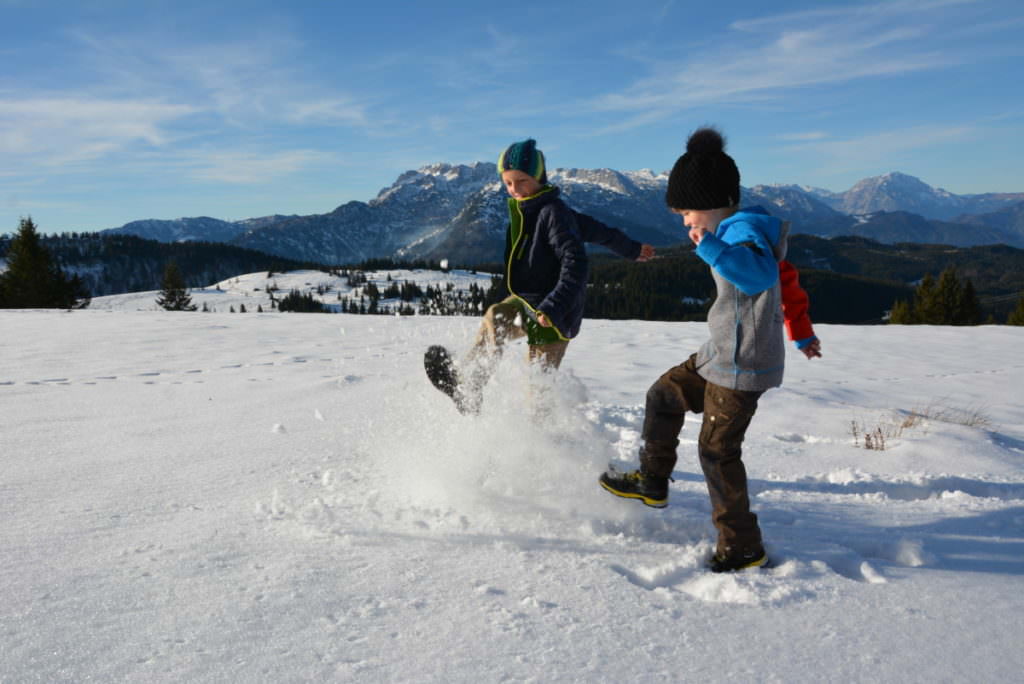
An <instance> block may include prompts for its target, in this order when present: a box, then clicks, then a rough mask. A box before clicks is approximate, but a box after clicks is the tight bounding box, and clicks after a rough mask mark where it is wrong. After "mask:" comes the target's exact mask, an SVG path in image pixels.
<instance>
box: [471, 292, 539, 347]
mask: <svg viewBox="0 0 1024 684" xmlns="http://www.w3.org/2000/svg"><path fill="white" fill-rule="evenodd" d="M521 314H522V303H521V302H520V301H519V298H518V297H507V298H505V299H504V300H502V301H500V302H498V303H497V304H492V305H491V306H489V307H487V312H486V313H484V317H483V319H482V320H481V321H480V330H479V331H478V332H477V334H476V342H474V343H473V347H472V348H471V349H470V350H469V354H468V355H467V361H470V362H472V361H476V360H477V359H479V358H481V357H484V356H492V355H495V354H500V353H501V348H502V346H503V345H504V344H505V342H507V341H510V340H514V339H518V338H520V337H522V336H523V335H525V334H526V331H524V330H523V327H522V326H523V324H522V315H521ZM517 321H518V322H517Z"/></svg>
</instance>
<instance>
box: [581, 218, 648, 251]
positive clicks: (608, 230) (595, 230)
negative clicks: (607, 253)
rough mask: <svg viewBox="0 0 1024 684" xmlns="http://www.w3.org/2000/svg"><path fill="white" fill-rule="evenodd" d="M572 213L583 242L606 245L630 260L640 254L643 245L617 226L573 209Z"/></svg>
mask: <svg viewBox="0 0 1024 684" xmlns="http://www.w3.org/2000/svg"><path fill="white" fill-rule="evenodd" d="M572 213H573V215H574V216H575V217H576V226H577V227H578V228H579V230H580V236H581V237H582V238H583V241H584V242H593V243H594V244H598V245H601V246H602V247H607V248H608V249H610V250H612V251H613V252H615V253H616V254H618V255H619V256H621V257H624V258H626V259H629V260H631V261H632V260H635V259H636V258H637V257H638V256H640V248H641V247H643V245H642V244H640V243H639V242H637V241H636V240H634V239H632V238H631V237H629V236H628V235H626V234H625V233H623V232H622V231H621V230H619V229H618V228H612V227H611V226H608V225H605V224H604V223H601V222H600V221H598V220H597V219H596V218H594V217H593V216H588V215H587V214H581V213H580V212H578V211H575V210H573V212H572Z"/></svg>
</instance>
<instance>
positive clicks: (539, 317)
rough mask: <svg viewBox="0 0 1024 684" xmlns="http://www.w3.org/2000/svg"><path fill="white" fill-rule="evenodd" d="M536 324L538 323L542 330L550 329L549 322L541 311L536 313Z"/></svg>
mask: <svg viewBox="0 0 1024 684" xmlns="http://www.w3.org/2000/svg"><path fill="white" fill-rule="evenodd" d="M537 322H538V323H540V324H541V326H542V327H544V328H550V327H551V321H549V320H548V317H547V316H545V315H544V313H543V312H542V311H538V312H537Z"/></svg>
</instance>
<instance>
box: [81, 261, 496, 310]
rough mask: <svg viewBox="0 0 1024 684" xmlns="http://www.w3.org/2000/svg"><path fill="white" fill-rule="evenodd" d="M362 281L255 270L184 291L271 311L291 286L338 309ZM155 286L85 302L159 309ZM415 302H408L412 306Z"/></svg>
mask: <svg viewBox="0 0 1024 684" xmlns="http://www.w3.org/2000/svg"><path fill="white" fill-rule="evenodd" d="M360 273H361V274H362V275H365V276H366V282H367V283H373V284H374V285H376V286H377V288H378V289H379V290H380V292H382V293H383V292H384V291H385V290H386V289H387V287H388V285H390V284H391V283H392V282H394V283H397V284H398V285H401V284H402V283H405V282H410V283H415V284H417V285H419V286H420V287H421V288H423V289H424V290H425V289H426V288H427V287H440V288H447V287H451V288H452V289H453V290H461V291H466V290H468V289H469V287H470V285H473V284H475V285H476V286H477V287H482V288H484V289H485V290H486V289H487V288H488V287H490V284H491V276H490V274H488V273H481V272H477V271H473V272H470V271H463V270H459V269H455V270H452V271H447V272H442V271H434V270H427V269H390V270H369V271H361V272H360ZM365 288H366V286H365V285H351V284H350V283H349V280H348V278H347V277H346V276H343V275H331V274H330V273H325V272H323V271H313V270H303V271H288V272H278V273H268V272H266V271H260V272H258V273H246V274H244V275H240V276H237V277H235V278H228V279H227V280H222V281H221V282H219V283H214V284H212V285H209V286H208V287H204V288H190V289H189V291H188V293H189V296H190V297H191V299H192V303H193V304H195V305H196V307H197V308H199V309H202V307H203V305H204V304H205V305H206V307H207V309H208V310H209V311H210V312H228V311H231V310H232V309H233V310H234V311H236V312H238V311H241V308H242V307H243V306H244V307H245V310H246V311H247V312H255V311H258V310H259V309H261V308H262V309H263V311H264V312H266V313H270V312H271V311H272V306H271V301H270V293H271V292H273V293H274V295H275V297H276V298H277V299H281V298H282V297H284V296H286V295H287V294H288V293H289V292H291V291H292V290H298V291H299V292H301V293H302V294H309V295H311V296H312V297H313V298H314V299H316V300H318V301H319V302H321V303H322V304H324V305H325V306H327V307H328V308H330V309H332V310H334V311H337V310H338V309H339V304H340V302H341V298H352V299H355V300H358V299H359V298H360V297H361V296H363V295H364V294H365ZM159 296H160V292H159V291H158V290H154V291H146V292H130V293H127V294H119V295H107V296H104V297H94V298H93V299H92V301H91V303H90V304H89V308H90V309H94V310H101V311H159V310H160V307H159V306H158V305H157V303H156V300H157V299H158V298H159ZM381 304H386V305H388V306H391V307H392V308H394V307H395V306H397V305H399V304H401V301H400V300H399V299H397V298H392V299H383V298H382V299H381ZM415 304H416V302H413V305H415Z"/></svg>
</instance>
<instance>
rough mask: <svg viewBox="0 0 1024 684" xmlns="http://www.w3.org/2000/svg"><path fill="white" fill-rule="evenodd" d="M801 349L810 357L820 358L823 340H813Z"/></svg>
mask: <svg viewBox="0 0 1024 684" xmlns="http://www.w3.org/2000/svg"><path fill="white" fill-rule="evenodd" d="M800 351H802V352H803V353H804V356H806V357H807V358H808V359H813V358H819V359H820V358H821V340H814V341H813V342H811V343H810V344H808V345H807V346H806V347H804V348H803V349H801V350H800Z"/></svg>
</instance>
